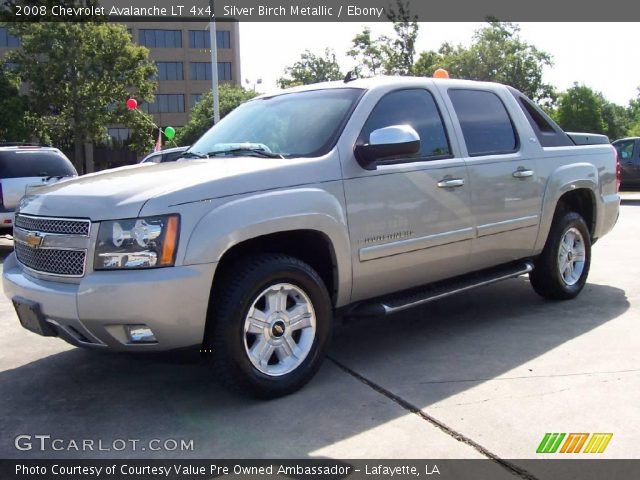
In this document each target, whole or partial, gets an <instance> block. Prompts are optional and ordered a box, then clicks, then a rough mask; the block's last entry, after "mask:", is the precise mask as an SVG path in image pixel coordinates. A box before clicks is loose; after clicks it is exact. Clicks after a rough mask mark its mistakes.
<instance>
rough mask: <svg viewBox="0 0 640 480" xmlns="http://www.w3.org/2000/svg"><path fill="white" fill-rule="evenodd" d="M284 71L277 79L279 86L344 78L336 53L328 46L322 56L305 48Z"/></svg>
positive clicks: (284, 86) (286, 86) (292, 85)
mask: <svg viewBox="0 0 640 480" xmlns="http://www.w3.org/2000/svg"><path fill="white" fill-rule="evenodd" d="M284 73H285V74H284V76H283V77H280V78H279V79H278V80H277V84H278V86H279V87H280V88H288V87H294V86H296V85H308V84H310V83H318V82H328V81H331V80H342V79H343V78H344V74H343V73H342V71H341V70H340V65H338V61H337V59H336V54H335V53H334V52H333V51H332V50H331V49H329V48H327V49H325V51H324V55H323V56H321V55H316V54H314V53H312V52H310V51H309V50H305V51H304V53H302V55H300V60H298V61H297V62H295V63H294V64H293V65H291V66H290V67H287V68H286V69H285V71H284Z"/></svg>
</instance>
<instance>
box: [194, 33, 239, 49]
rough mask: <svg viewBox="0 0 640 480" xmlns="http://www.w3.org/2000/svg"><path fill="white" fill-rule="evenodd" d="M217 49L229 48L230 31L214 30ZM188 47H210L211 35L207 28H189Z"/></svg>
mask: <svg viewBox="0 0 640 480" xmlns="http://www.w3.org/2000/svg"><path fill="white" fill-rule="evenodd" d="M216 42H217V47H218V49H221V48H231V32H230V31H229V30H219V31H216ZM189 48H200V49H205V48H211V35H210V34H209V31H208V30H189Z"/></svg>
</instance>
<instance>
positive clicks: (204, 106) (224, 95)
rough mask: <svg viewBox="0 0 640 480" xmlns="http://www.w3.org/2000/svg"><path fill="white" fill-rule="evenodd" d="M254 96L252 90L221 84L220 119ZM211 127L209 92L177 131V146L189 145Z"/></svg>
mask: <svg viewBox="0 0 640 480" xmlns="http://www.w3.org/2000/svg"><path fill="white" fill-rule="evenodd" d="M255 96H256V93H255V92H253V91H252V90H245V89H244V88H242V87H236V86H233V85H227V84H222V85H220V86H219V87H218V97H219V102H220V118H224V117H225V116H226V115H227V114H228V113H229V112H231V111H232V110H233V109H234V108H236V107H237V106H238V105H240V104H241V103H242V102H245V101H247V100H249V99H251V98H253V97H255ZM212 126H213V96H212V95H211V92H207V93H205V94H204V95H203V96H202V97H201V98H200V101H199V102H198V103H197V104H196V106H195V107H193V110H192V111H191V117H190V118H189V122H188V123H187V124H186V125H185V126H184V127H182V128H181V129H179V130H178V133H177V135H176V143H177V144H178V145H191V144H193V143H194V142H195V141H196V140H197V139H198V138H200V137H201V136H202V135H203V134H204V133H205V132H206V131H207V130H209V129H210V128H211V127H212Z"/></svg>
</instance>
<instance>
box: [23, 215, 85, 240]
mask: <svg viewBox="0 0 640 480" xmlns="http://www.w3.org/2000/svg"><path fill="white" fill-rule="evenodd" d="M14 225H15V226H16V227H19V228H22V229H24V230H29V231H31V232H43V233H57V234H62V235H82V236H87V235H89V229H90V227H91V222H90V221H89V220H72V219H62V218H47V217H30V216H28V215H20V214H18V215H16V218H15V220H14Z"/></svg>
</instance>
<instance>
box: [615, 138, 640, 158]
mask: <svg viewBox="0 0 640 480" xmlns="http://www.w3.org/2000/svg"><path fill="white" fill-rule="evenodd" d="M635 144H636V142H635V140H624V141H622V142H616V143H615V144H614V147H616V150H617V151H618V158H619V159H620V161H624V160H626V161H627V162H631V159H632V158H633V148H634V146H635Z"/></svg>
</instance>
